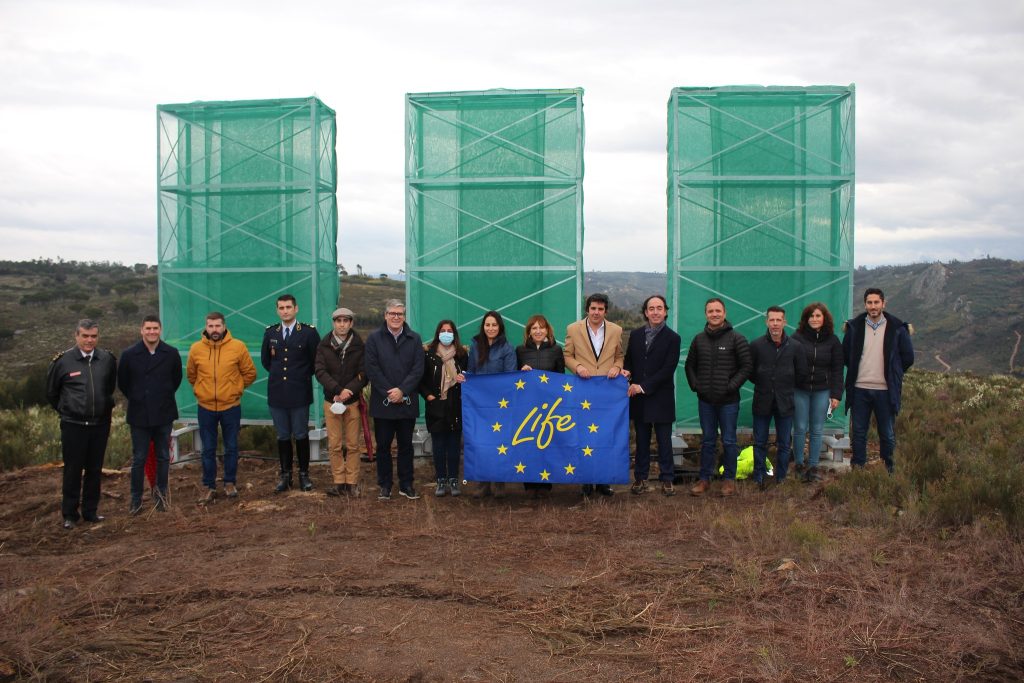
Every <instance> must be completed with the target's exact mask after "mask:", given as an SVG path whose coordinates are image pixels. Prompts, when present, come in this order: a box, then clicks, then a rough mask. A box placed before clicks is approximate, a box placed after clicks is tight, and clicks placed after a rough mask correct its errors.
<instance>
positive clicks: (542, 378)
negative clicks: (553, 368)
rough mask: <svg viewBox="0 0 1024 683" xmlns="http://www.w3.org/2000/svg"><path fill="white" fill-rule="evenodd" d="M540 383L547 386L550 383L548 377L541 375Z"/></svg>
mask: <svg viewBox="0 0 1024 683" xmlns="http://www.w3.org/2000/svg"><path fill="white" fill-rule="evenodd" d="M540 383H541V384H547V383H548V376H547V375H541V376H540Z"/></svg>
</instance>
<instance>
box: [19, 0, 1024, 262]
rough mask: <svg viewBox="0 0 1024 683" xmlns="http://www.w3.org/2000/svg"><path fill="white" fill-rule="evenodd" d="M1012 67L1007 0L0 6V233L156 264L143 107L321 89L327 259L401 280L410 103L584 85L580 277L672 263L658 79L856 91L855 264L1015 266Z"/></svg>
mask: <svg viewBox="0 0 1024 683" xmlns="http://www.w3.org/2000/svg"><path fill="white" fill-rule="evenodd" d="M1022 71H1024V5H1022V4H1021V3H1020V2H1018V1H1017V0H992V1H987V2H983V3H974V4H964V3H960V2H952V1H950V0H939V1H937V2H926V1H925V0H911V1H908V2H905V3H892V2H882V1H881V0H869V1H867V2H863V3H858V4H857V5H856V9H855V11H854V10H853V9H852V8H851V7H850V6H848V5H840V4H834V3H832V4H829V3H821V2H810V1H809V0H808V1H802V0H800V1H798V0H789V1H786V0H784V1H783V2H777V3H763V2H753V1H752V0H751V1H737V2H731V3H720V4H719V5H714V6H709V5H708V4H707V3H699V4H698V3H695V2H687V1H683V2H680V1H678V0H643V1H639V2H635V3H630V4H624V3H620V2H612V1H611V0H595V1H591V2H584V1H582V0H570V1H568V2H559V3H552V2H543V1H541V0H522V1H520V2H517V3H504V4H497V3H486V2H483V3H481V2H470V1H469V0H447V1H444V0H440V1H438V2H434V3H414V2H408V1H405V2H401V1H396V2H383V3H371V4H367V3H355V2H340V3H336V2H326V1H309V0H296V1H295V2H292V3H289V4H288V5H286V6H282V5H280V4H279V3H272V2H269V1H268V0H256V1H253V2H241V1H231V2H199V0H178V1H176V2H173V3H172V2H169V1H160V2H146V3H130V2H126V1H118V0H103V1H98V0H84V1H81V2H69V1H67V0H39V1H36V2H31V3H12V2H0V81H2V82H3V83H4V84H5V85H4V88H3V90H2V91H0V126H2V128H3V130H4V131H5V134H4V135H3V136H2V137H0V160H2V161H0V240H2V242H3V244H4V252H3V257H4V258H33V257H37V256H56V255H58V253H59V255H61V256H63V257H64V258H83V259H85V260H91V259H100V260H102V259H117V260H122V261H124V262H135V261H152V260H154V254H155V252H156V227H155V224H156V192H155V175H156V174H155V154H156V149H155V144H154V143H155V139H156V135H155V118H156V117H155V107H156V105H157V104H158V103H168V102H182V101H192V100H200V99H205V100H229V99H249V98H276V97H301V96H306V95H309V94H313V93H316V94H317V95H318V96H319V97H320V98H321V99H322V100H323V101H324V102H326V103H327V104H328V105H329V106H331V107H333V108H334V109H336V111H337V113H338V140H337V149H338V167H339V194H338V200H339V220H340V228H341V235H340V238H339V254H340V258H341V260H342V262H343V263H345V265H346V266H348V267H349V268H354V264H355V263H357V262H358V263H361V264H362V265H363V266H364V267H365V268H366V269H367V270H370V271H377V272H380V271H390V272H394V271H396V270H397V269H398V268H400V267H402V266H403V265H404V258H403V256H402V248H403V245H404V215H405V213H404V211H405V209H404V201H405V194H404V187H403V178H404V162H403V156H404V141H403V133H404V112H403V107H404V100H403V95H404V93H406V92H427V91H447V90H475V89H488V88H495V87H506V88H553V87H576V86H581V87H583V88H584V89H585V91H586V94H585V96H584V115H585V120H586V134H587V147H586V169H587V171H586V173H587V175H586V180H585V200H586V205H585V223H586V226H587V233H586V237H585V252H584V261H585V265H586V267H587V269H595V268H596V269H601V270H622V269H625V270H663V269H664V268H665V262H666V256H665V244H666V238H665V181H666V179H665V157H664V154H665V152H664V150H665V141H666V134H665V125H666V103H667V100H668V98H669V94H670V91H671V88H672V87H674V86H681V85H729V84H750V83H759V84H765V85H768V84H781V85H812V84H839V85H845V84H848V83H851V82H853V83H856V84H857V142H858V146H857V159H858V178H859V181H860V182H859V184H858V188H857V208H856V216H857V221H858V225H857V230H856V239H857V262H858V263H859V264H876V263H887V262H906V261H910V260H918V259H922V260H933V259H942V258H964V257H965V254H968V253H970V254H976V255H985V254H986V253H993V254H998V255H1001V256H1007V257H1012V258H1024V234H1022V233H1024V223H1022V219H1021V216H1022V214H1024V205H1022V203H1024V200H1022V199H1021V196H1022V194H1024V193H1021V192H1020V190H1019V185H1020V182H1019V178H1020V177H1021V171H1022V168H1021V166H1022V163H1021V161H1020V160H1021V159H1022V158H1024V136H1022V132H1024V96H1022V95H1021V93H1020V89H1019V86H1018V81H1019V74H1020V73H1021V72H1022ZM624 236H628V239H626V240H624ZM69 245H74V249H75V253H76V254H79V255H80V256H76V255H75V254H71V253H70V252H69V251H68V248H69ZM627 247H628V248H627ZM883 247H884V248H883Z"/></svg>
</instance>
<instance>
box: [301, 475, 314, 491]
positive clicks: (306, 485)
mask: <svg viewBox="0 0 1024 683" xmlns="http://www.w3.org/2000/svg"><path fill="white" fill-rule="evenodd" d="M299 488H300V489H302V490H303V491H312V490H313V482H312V481H310V479H309V472H299Z"/></svg>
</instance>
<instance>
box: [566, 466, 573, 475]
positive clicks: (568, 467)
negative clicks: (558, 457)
mask: <svg viewBox="0 0 1024 683" xmlns="http://www.w3.org/2000/svg"><path fill="white" fill-rule="evenodd" d="M565 473H566V474H576V468H575V467H573V466H572V465H566V466H565Z"/></svg>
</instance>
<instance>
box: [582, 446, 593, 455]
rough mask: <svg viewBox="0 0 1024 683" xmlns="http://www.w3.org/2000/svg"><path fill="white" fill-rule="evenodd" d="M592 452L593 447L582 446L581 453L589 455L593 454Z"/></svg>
mask: <svg viewBox="0 0 1024 683" xmlns="http://www.w3.org/2000/svg"><path fill="white" fill-rule="evenodd" d="M593 454H594V449H593V448H591V447H590V446H584V447H583V455H587V456H590V455H593Z"/></svg>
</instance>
